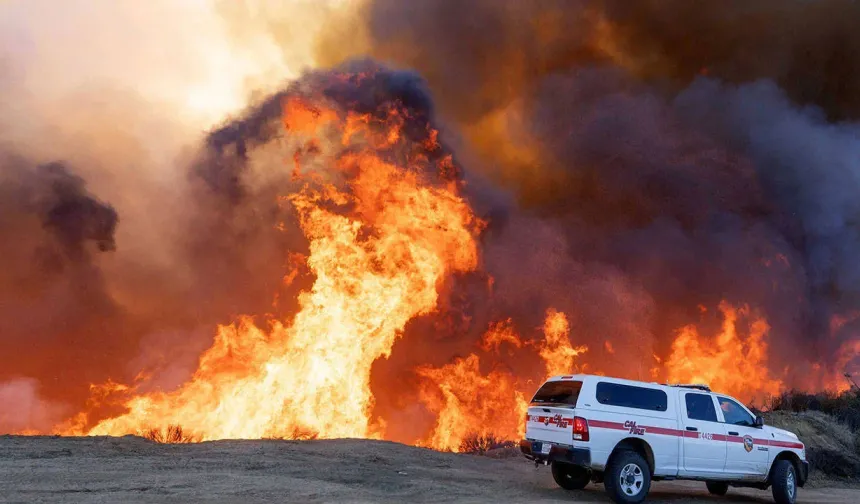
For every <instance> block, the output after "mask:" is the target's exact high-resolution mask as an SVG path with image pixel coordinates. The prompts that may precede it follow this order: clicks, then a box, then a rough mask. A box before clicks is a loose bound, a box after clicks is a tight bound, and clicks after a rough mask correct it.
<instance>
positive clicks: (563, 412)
mask: <svg viewBox="0 0 860 504" xmlns="http://www.w3.org/2000/svg"><path fill="white" fill-rule="evenodd" d="M573 417H574V408H573V407H571V406H543V405H541V406H532V407H530V408H529V410H528V418H527V420H526V439H530V440H535V441H548V442H550V443H554V444H562V445H567V446H570V445H572V444H573Z"/></svg>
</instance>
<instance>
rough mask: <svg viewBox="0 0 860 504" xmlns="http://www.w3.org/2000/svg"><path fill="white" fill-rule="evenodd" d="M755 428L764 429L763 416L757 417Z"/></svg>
mask: <svg viewBox="0 0 860 504" xmlns="http://www.w3.org/2000/svg"><path fill="white" fill-rule="evenodd" d="M753 427H758V428H759V429H761V428H762V427H764V418H762V417H761V415H756V416H755V421H754V422H753Z"/></svg>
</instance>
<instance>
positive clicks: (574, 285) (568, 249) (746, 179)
mask: <svg viewBox="0 0 860 504" xmlns="http://www.w3.org/2000/svg"><path fill="white" fill-rule="evenodd" d="M857 16H858V6H857V4H856V2H848V1H846V2H840V1H836V2H800V1H798V2H776V1H774V2H757V3H755V4H754V5H753V4H749V3H748V2H728V3H720V4H719V5H714V6H710V7H708V6H705V7H704V8H701V6H698V5H696V6H693V5H691V4H689V3H688V2H683V1H678V2H657V1H655V2H636V3H630V2H622V1H619V2H614V1H611V0H610V1H581V2H567V1H564V2H552V1H550V2H537V3H534V2H532V3H529V2H515V1H509V2H508V1H500V2H499V1H476V2H468V3H463V2H454V1H446V0H439V1H420V0H419V1H416V2H410V3H408V5H407V4H405V3H401V2H396V1H393V0H376V1H372V2H368V3H367V4H366V5H365V7H364V9H363V11H362V12H361V13H360V14H359V15H358V18H357V19H358V22H359V23H360V24H361V26H362V28H363V30H356V32H355V33H358V34H359V35H360V36H356V37H355V38H353V39H351V40H350V41H349V44H337V42H336V40H327V41H326V43H324V44H322V45H321V48H322V53H321V54H322V56H321V57H322V58H324V59H325V58H328V59H329V60H331V61H336V60H337V59H339V58H343V57H345V56H347V55H349V53H350V47H353V48H354V47H359V48H360V49H358V50H359V51H361V52H365V53H369V54H371V55H373V56H375V57H378V58H380V59H382V60H384V61H388V62H390V63H391V64H393V65H396V66H400V67H404V68H410V69H415V70H417V71H418V72H419V74H421V75H422V76H424V77H425V78H426V79H427V80H428V83H429V86H430V88H431V90H432V91H433V93H434V97H435V98H436V99H437V100H438V101H437V103H438V107H439V111H440V115H441V116H442V117H443V118H444V119H446V120H447V121H448V125H449V128H448V131H447V133H448V134H449V135H450V137H451V138H453V139H455V140H454V141H455V142H460V144H459V148H458V153H459V154H460V156H461V159H468V160H469V162H467V163H466V164H467V165H468V166H469V167H470V168H471V169H472V170H471V173H472V176H473V177H474V174H475V170H477V171H478V172H480V173H481V178H480V179H477V185H478V186H479V187H477V188H476V187H475V186H474V185H473V189H475V190H476V191H477V192H478V193H481V191H482V190H481V189H480V186H481V184H482V181H484V180H485V179H484V177H488V178H489V179H491V180H495V181H497V182H500V183H501V184H502V186H503V187H506V188H507V189H508V190H509V191H510V193H511V195H512V198H511V201H508V202H507V203H503V204H501V205H499V204H498V202H499V201H500V200H499V199H498V198H495V199H493V201H494V202H495V203H493V204H490V207H494V210H492V213H493V214H494V215H495V218H494V219H493V221H494V226H495V227H496V228H497V229H495V230H494V231H491V232H490V233H489V234H488V236H487V237H486V244H485V247H486V248H485V254H486V269H487V273H488V274H489V275H491V276H492V277H493V280H494V289H495V293H494V296H493V297H492V299H491V300H490V301H489V306H488V305H487V304H486V303H483V302H477V303H476V302H473V303H472V304H471V308H470V311H469V312H468V315H469V316H470V317H471V318H472V320H475V321H480V322H481V323H483V322H485V321H486V320H485V319H484V318H483V316H482V315H485V316H487V317H489V318H491V317H492V316H490V315H487V314H488V313H493V314H494V315H495V314H500V313H513V314H515V316H516V314H520V315H519V318H520V321H521V326H523V327H525V328H527V329H529V328H533V327H536V326H537V325H538V324H539V322H538V320H537V317H539V316H540V314H541V313H542V310H543V309H544V308H545V307H546V306H550V305H552V306H558V307H559V309H562V310H568V313H572V314H574V323H573V331H572V333H573V337H574V338H579V339H580V340H581V341H585V342H588V343H590V344H592V347H595V346H597V347H599V346H600V345H599V343H600V341H601V340H602V339H604V338H606V339H609V338H610V337H612V340H613V341H619V340H620V341H626V342H627V346H629V347H631V348H635V351H633V352H632V353H633V354H637V355H638V357H628V358H626V361H627V362H644V361H646V360H647V359H648V358H650V352H651V351H652V349H653V351H654V352H656V353H657V354H658V355H664V354H665V353H666V351H667V350H668V345H669V344H670V342H671V341H672V338H673V336H674V332H675V330H676V329H677V328H678V327H680V326H682V325H685V324H688V323H691V322H696V323H699V324H705V325H708V324H710V325H711V326H712V327H716V324H718V322H719V320H718V319H719V317H718V312H717V313H716V314H715V313H714V312H715V311H716V310H714V309H713V308H714V307H715V306H716V305H717V304H718V303H719V301H720V300H721V299H725V300H728V301H730V302H733V303H748V304H749V305H751V306H753V307H755V308H756V309H758V310H760V311H761V312H762V313H763V314H764V315H765V316H766V317H767V319H768V321H769V322H770V324H771V326H772V329H771V331H772V338H773V339H774V341H775V342H776V343H775V344H773V345H772V353H773V354H774V356H773V366H774V368H775V370H776V372H777V373H780V372H781V370H780V369H779V368H780V367H781V366H783V365H788V364H789V363H790V364H791V366H792V368H793V369H794V373H793V374H792V375H791V376H788V377H786V381H787V383H789V384H791V385H804V384H803V376H804V371H803V370H804V369H806V367H807V366H808V365H811V364H813V363H815V362H818V361H822V362H825V363H830V364H832V365H839V366H845V365H846V362H849V364H848V365H849V367H850V366H851V365H852V364H850V361H851V359H850V358H849V359H847V360H846V358H845V356H844V355H843V356H841V357H840V356H839V353H840V351H841V350H840V349H843V350H844V349H845V348H847V347H848V346H849V345H847V342H850V341H853V340H856V338H857V328H856V327H854V328H853V329H852V328H851V325H852V322H851V321H855V322H853V323H855V324H856V318H857V316H856V314H857V312H858V308H860V306H858V304H857V303H858V300H857V296H856V290H857V286H858V285H860V283H858V282H857V267H856V265H855V261H853V260H852V259H850V258H852V257H857V255H858V253H860V247H858V245H860V243H858V242H857V222H858V217H860V208H858V206H857V203H856V198H854V197H852V196H851V195H852V194H856V193H857V190H858V189H860V187H858V184H860V179H858V174H860V164H858V159H860V158H858V156H857V149H858V148H860V141H858V138H860V137H858V135H857V132H858V131H857V130H858V126H856V125H855V124H852V123H850V122H839V121H845V120H848V121H850V120H852V119H854V118H856V117H857V114H858V112H860V109H858V104H860V102H858V101H857V96H860V94H858V92H860V82H858V81H857V79H856V77H857V75H860V72H858V71H857V69H856V65H857V64H858V61H860V60H858V59H857V58H856V57H853V56H852V54H853V55H854V56H856V53H857V48H858V47H860V37H858V36H857V34H856V30H853V28H852V27H851V23H850V22H846V21H845V20H847V19H856V18H857ZM467 176H469V175H468V174H467ZM484 196H486V193H482V194H479V195H478V199H477V201H481V200H482V198H483V197H484ZM592 306H593V307H594V308H591V307H592ZM703 310H705V311H706V312H707V313H706V315H705V316H704V318H703V315H702V311H703ZM527 314H531V315H527ZM834 317H835V320H838V321H840V323H839V324H837V325H836V326H838V327H839V331H836V332H832V331H831V329H832V328H833V327H835V326H834V323H833V321H834ZM845 321H848V322H845ZM478 325H479V326H480V323H479V324H478ZM484 327H486V326H484ZM476 330H477V329H476ZM408 341H409V340H407V339H405V340H403V342H402V345H404V346H406V345H409V343H408ZM595 343H597V345H595ZM395 358H396V356H395ZM613 359H615V360H613V361H614V362H622V361H624V360H625V359H621V358H617V359H616V358H613ZM594 360H596V361H598V362H599V361H601V360H602V359H601V358H599V357H598V356H595V358H594ZM613 361H611V362H613ZM856 364H857V363H856V361H854V364H853V365H854V366H856ZM604 366H606V364H604ZM609 367H612V365H611V364H609ZM835 371H838V372H842V371H843V370H842V369H838V370H835Z"/></svg>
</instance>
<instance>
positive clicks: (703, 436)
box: [699, 432, 714, 441]
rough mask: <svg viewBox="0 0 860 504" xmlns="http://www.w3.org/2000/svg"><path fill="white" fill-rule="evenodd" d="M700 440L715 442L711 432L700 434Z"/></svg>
mask: <svg viewBox="0 0 860 504" xmlns="http://www.w3.org/2000/svg"><path fill="white" fill-rule="evenodd" d="M699 439H704V440H705V441H713V440H714V435H713V434H711V433H710V432H700V433H699Z"/></svg>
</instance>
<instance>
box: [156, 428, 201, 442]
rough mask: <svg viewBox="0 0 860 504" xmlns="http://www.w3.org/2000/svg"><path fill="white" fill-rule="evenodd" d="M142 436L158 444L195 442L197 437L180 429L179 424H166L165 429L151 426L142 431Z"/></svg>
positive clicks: (197, 439)
mask: <svg viewBox="0 0 860 504" xmlns="http://www.w3.org/2000/svg"><path fill="white" fill-rule="evenodd" d="M143 437H144V438H146V439H148V440H150V441H153V442H155V443H160V444H184V443H196V442H198V441H199V438H198V437H196V436H194V435H193V434H189V433H188V432H185V431H183V430H182V426H181V425H168V426H167V429H165V430H162V429H157V428H151V429H148V430H147V431H145V432H144V433H143Z"/></svg>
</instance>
